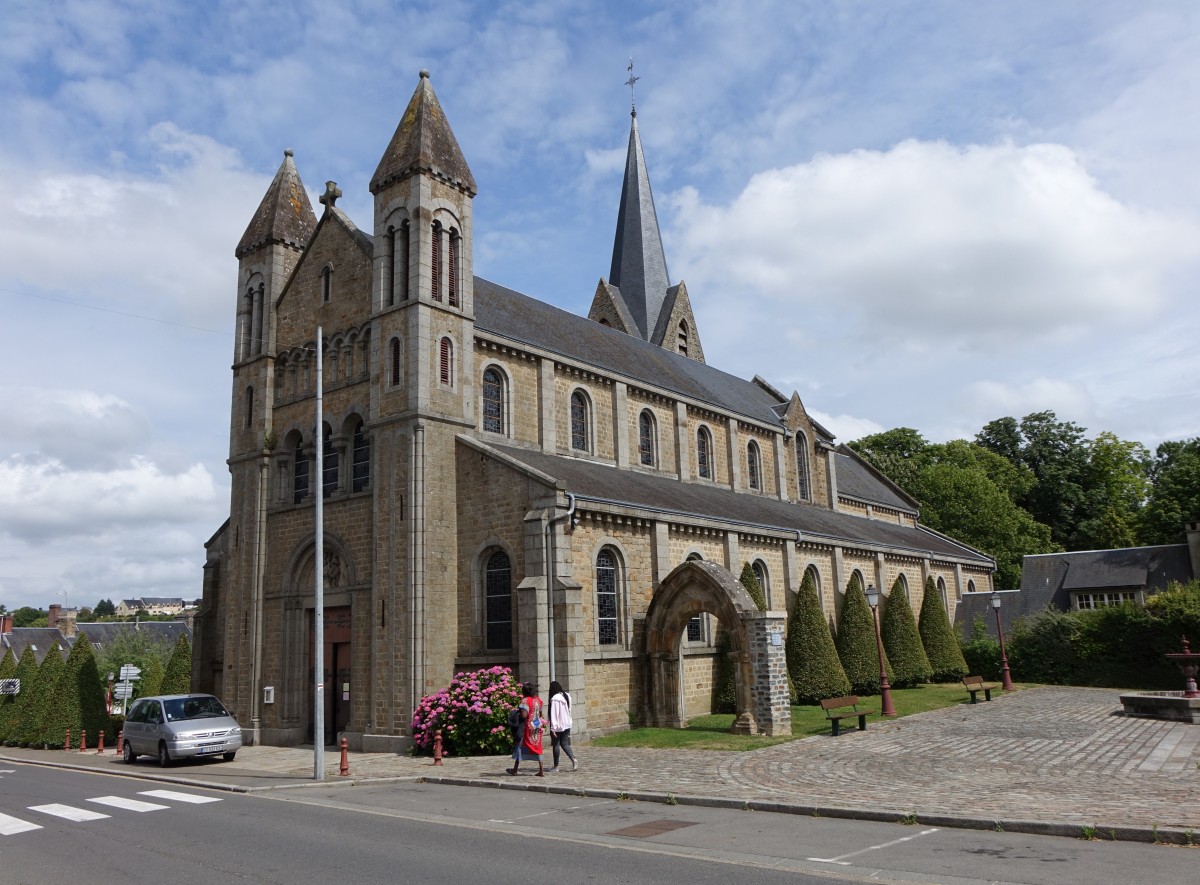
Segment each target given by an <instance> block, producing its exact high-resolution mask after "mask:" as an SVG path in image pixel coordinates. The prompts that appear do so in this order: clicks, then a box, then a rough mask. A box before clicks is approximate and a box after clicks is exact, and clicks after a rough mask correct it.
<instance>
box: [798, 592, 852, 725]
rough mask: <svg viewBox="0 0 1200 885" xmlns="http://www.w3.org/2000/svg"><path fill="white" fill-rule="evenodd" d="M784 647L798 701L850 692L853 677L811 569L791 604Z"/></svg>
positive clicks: (817, 700)
mask: <svg viewBox="0 0 1200 885" xmlns="http://www.w3.org/2000/svg"><path fill="white" fill-rule="evenodd" d="M785 650H786V652H787V667H788V675H789V676H790V677H791V683H792V693H793V696H794V697H795V700H796V703H798V704H816V703H818V702H819V701H821V700H823V699H825V698H838V697H841V696H843V695H847V694H850V680H849V679H847V678H846V671H845V670H843V669H842V662H841V661H840V660H839V659H838V654H837V649H836V648H835V647H834V644H833V636H832V634H830V632H829V622H828V621H826V620H825V613H824V612H823V611H822V610H821V600H820V599H819V598H818V596H817V582H816V580H815V579H814V578H813V573H812V572H811V571H808V572H805V575H804V580H803V581H801V582H800V592H799V593H798V594H797V595H796V601H795V603H794V604H793V605H792V614H791V617H790V618H788V634H787V646H786V649H785Z"/></svg>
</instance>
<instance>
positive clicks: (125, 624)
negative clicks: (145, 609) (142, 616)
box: [75, 621, 192, 647]
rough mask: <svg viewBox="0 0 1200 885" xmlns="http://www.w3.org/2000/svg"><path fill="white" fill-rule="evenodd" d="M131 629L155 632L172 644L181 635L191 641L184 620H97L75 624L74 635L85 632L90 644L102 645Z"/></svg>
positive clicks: (190, 632) (189, 631)
mask: <svg viewBox="0 0 1200 885" xmlns="http://www.w3.org/2000/svg"><path fill="white" fill-rule="evenodd" d="M133 631H137V632H139V633H148V634H155V635H157V636H158V637H159V638H161V639H162V640H163V641H164V642H167V643H169V644H171V645H174V644H175V643H176V642H178V641H179V637H180V636H181V635H183V636H186V637H187V638H188V642H191V641H192V629H191V628H190V627H189V626H188V625H187V622H186V621H139V622H133V621H98V622H89V623H79V624H76V625H75V635H76V636H78V635H79V634H80V633H86V634H87V638H88V641H89V642H90V643H92V645H98V646H101V647H103V646H104V645H107V644H108V643H110V642H112V641H114V640H115V639H117V638H118V637H120V636H125V635H127V634H129V633H131V632H133Z"/></svg>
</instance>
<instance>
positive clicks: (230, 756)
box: [221, 750, 237, 762]
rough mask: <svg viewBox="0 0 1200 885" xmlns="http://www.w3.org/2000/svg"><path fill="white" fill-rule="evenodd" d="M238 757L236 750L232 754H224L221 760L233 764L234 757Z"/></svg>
mask: <svg viewBox="0 0 1200 885" xmlns="http://www.w3.org/2000/svg"><path fill="white" fill-rule="evenodd" d="M236 755H237V750H234V751H233V752H232V753H224V754H222V756H221V758H222V759H224V760H225V761H226V762H232V761H233V757H234V756H236Z"/></svg>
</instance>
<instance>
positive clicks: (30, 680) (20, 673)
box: [0, 645, 38, 746]
mask: <svg viewBox="0 0 1200 885" xmlns="http://www.w3.org/2000/svg"><path fill="white" fill-rule="evenodd" d="M37 672H38V663H37V655H36V654H34V651H33V646H31V645H27V646H25V651H23V652H22V653H21V660H19V661H18V662H17V669H16V671H15V672H14V673H13V675H14V676H15V677H16V678H17V679H20V680H21V693H20V694H18V695H15V696H13V697H12V698H11V699H10V701H11V702H10V703H8V704H6V705H4V706H0V741H2V742H4V743H5V744H7V745H9V746H13V745H15V744H16V743H17V732H18V731H19V730H20V727H21V723H22V721H23V720H22V718H21V715H22V711H24V710H25V709H26V708H27V707H28V706H29V698H30V697H31V696H32V693H33V689H34V683H35V682H36V681H37Z"/></svg>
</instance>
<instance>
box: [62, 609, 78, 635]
mask: <svg viewBox="0 0 1200 885" xmlns="http://www.w3.org/2000/svg"><path fill="white" fill-rule="evenodd" d="M78 623H79V622H78V620H77V615H76V612H75V610H74V609H67V610H66V611H65V612H63V613H62V614H61V616H60V617H59V619H58V629H59V631H60V632H61V633H62V635H63V636H65V637H67V638H68V639H70V638H71V637H72V636H74V635H75V633H76V630H77V628H76V624H78Z"/></svg>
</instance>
